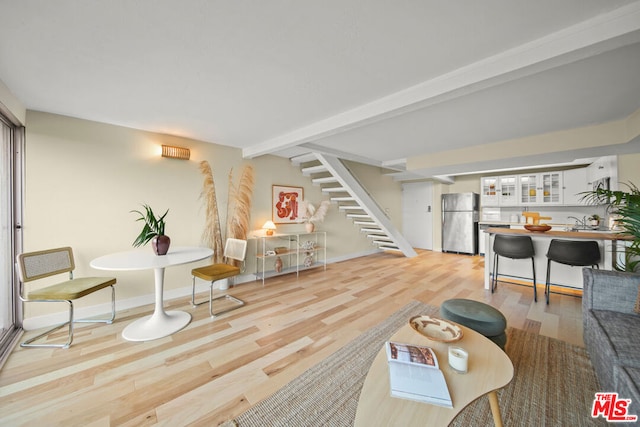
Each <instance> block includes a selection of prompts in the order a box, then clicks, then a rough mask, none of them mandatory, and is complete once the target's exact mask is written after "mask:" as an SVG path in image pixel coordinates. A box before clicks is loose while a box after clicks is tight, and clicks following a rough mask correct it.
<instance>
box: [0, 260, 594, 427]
mask: <svg viewBox="0 0 640 427" xmlns="http://www.w3.org/2000/svg"><path fill="white" fill-rule="evenodd" d="M483 268H484V260H483V258H482V257H478V256H475V257H471V256H460V255H453V254H442V253H437V252H430V251H420V253H419V256H418V257H415V258H410V259H409V258H404V257H401V256H397V255H394V254H376V255H372V256H368V257H364V258H359V259H354V260H350V261H345V262H341V263H335V264H330V265H329V266H328V267H327V269H326V271H324V270H322V269H321V268H320V269H315V270H309V271H306V272H304V273H301V274H300V277H298V278H296V276H295V274H293V275H286V276H280V277H278V278H273V279H269V280H267V282H266V286H265V287H264V288H263V287H262V283H261V282H255V283H253V282H252V283H245V284H241V285H239V286H237V287H235V288H233V289H231V290H230V291H229V292H230V293H232V294H234V295H237V296H238V297H240V298H242V299H244V300H245V301H246V302H247V305H246V306H245V307H243V308H241V309H239V310H236V311H233V312H230V313H227V314H225V315H222V316H221V317H219V318H217V319H213V320H212V319H211V318H210V317H209V316H208V313H207V307H206V306H205V305H203V306H200V307H198V308H197V309H193V308H191V306H190V305H189V304H188V300H187V299H186V298H185V299H180V300H175V301H170V302H168V303H167V304H166V306H167V308H170V309H182V310H185V311H188V312H190V313H191V314H192V315H193V321H192V322H191V324H190V325H189V326H187V328H185V329H184V330H182V331H180V332H178V333H176V334H174V335H172V336H170V337H167V338H163V339H160V340H155V341H151V342H147V343H133V342H127V341H125V340H123V339H122V337H121V332H122V329H123V328H124V327H125V326H126V325H127V324H128V323H130V322H131V321H132V320H134V319H135V318H137V317H139V316H141V315H143V314H149V313H151V311H152V307H151V306H146V307H142V308H139V309H136V310H131V311H127V312H120V313H118V317H117V319H116V322H115V323H114V324H112V325H83V326H79V327H78V328H77V329H76V335H75V340H74V343H73V345H72V347H71V348H70V349H68V350H62V349H55V350H49V349H20V348H18V349H16V350H14V352H13V353H12V355H11V356H10V357H9V359H8V361H7V363H6V364H5V366H4V368H3V369H2V371H0V425H3V426H14V425H32V426H33V425H46V426H52V425H65V426H69V425H82V426H107V425H131V426H139V425H152V424H156V423H162V424H166V425H172V426H176V425H186V424H192V425H217V424H219V423H220V422H223V421H225V420H228V419H231V418H233V417H235V416H237V415H238V414H240V413H242V412H243V411H245V410H246V409H248V408H249V407H251V405H253V404H255V403H257V402H258V401H260V400H262V399H264V398H265V397H267V396H269V395H270V394H271V393H273V392H275V391H276V390H277V389H279V388H280V387H282V386H284V385H285V384H286V383H287V382H289V381H290V380H292V379H293V378H295V377H296V376H298V375H300V374H301V373H302V372H304V371H305V370H306V369H307V368H309V367H311V366H313V365H314V364H316V363H318V362H319V361H321V360H322V359H324V358H325V357H327V356H328V355H330V354H331V353H333V352H334V351H336V350H337V349H339V348H340V347H342V346H343V345H345V344H346V343H348V342H349V341H350V340H351V339H353V338H355V337H356V336H358V335H359V334H360V333H362V332H364V331H365V330H367V329H368V328H370V327H371V326H374V325H375V324H377V323H379V322H381V321H382V320H383V319H385V318H386V317H387V316H389V315H390V314H391V313H393V312H394V311H396V310H398V309H399V308H400V307H402V306H404V305H405V304H406V303H408V302H409V301H411V300H418V301H422V302H424V303H428V304H432V305H439V304H440V303H442V301H444V300H446V299H449V298H470V299H475V300H478V301H484V302H486V303H488V304H491V305H493V306H494V307H496V308H498V309H499V310H501V311H502V312H503V313H504V314H505V316H506V317H507V319H508V324H509V326H512V327H515V328H520V329H525V330H527V331H531V332H534V333H539V334H544V335H547V336H550V337H555V338H559V339H561V340H565V341H568V342H571V343H574V344H578V345H583V344H582V324H581V299H580V298H576V297H571V296H563V295H557V294H553V295H552V298H551V304H550V305H549V306H547V305H546V304H545V303H544V300H543V298H540V300H539V301H538V303H534V302H533V290H532V289H531V288H530V287H524V286H518V285H510V284H502V283H501V284H500V286H499V288H498V290H497V291H496V293H495V294H491V293H490V292H488V291H485V290H484V289H483ZM116 292H117V290H116ZM541 293H543V290H542V287H540V292H539V294H541ZM203 296H204V295H203ZM27 335H28V336H29V335H34V332H29V333H28V334H27ZM58 335H60V334H58ZM59 337H60V336H58V338H59ZM52 338H54V337H52Z"/></svg>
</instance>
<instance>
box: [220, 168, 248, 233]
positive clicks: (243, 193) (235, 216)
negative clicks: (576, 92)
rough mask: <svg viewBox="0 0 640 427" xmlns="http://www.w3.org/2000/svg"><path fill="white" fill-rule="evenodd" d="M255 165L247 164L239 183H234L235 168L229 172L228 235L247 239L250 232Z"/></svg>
mask: <svg viewBox="0 0 640 427" xmlns="http://www.w3.org/2000/svg"><path fill="white" fill-rule="evenodd" d="M253 176H254V174H253V167H252V166H251V165H245V167H244V168H243V170H242V174H241V175H240V180H239V181H238V185H237V186H235V185H233V169H231V171H230V172H229V201H228V203H227V237H228V238H229V237H232V238H234V239H242V240H246V239H247V236H248V234H249V218H250V216H251V197H252V195H253V184H254V178H253Z"/></svg>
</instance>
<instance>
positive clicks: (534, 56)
mask: <svg viewBox="0 0 640 427" xmlns="http://www.w3.org/2000/svg"><path fill="white" fill-rule="evenodd" d="M638 41H640V4H639V3H633V4H630V5H627V6H624V7H621V8H619V9H616V10H614V11H612V12H609V13H606V14H602V15H599V16H597V17H594V18H592V19H589V20H587V21H584V22H581V23H579V24H576V25H573V26H571V27H567V28H565V29H563V30H560V31H557V32H555V33H553V34H550V35H547V36H545V37H542V38H540V39H537V40H534V41H532V42H529V43H526V44H523V45H521V46H518V47H516V48H513V49H510V50H507V51H505V52H502V53H500V54H497V55H494V56H492V57H488V58H485V59H483V60H481V61H478V62H475V63H473V64H470V65H468V66H465V67H462V68H459V69H457V70H454V71H452V72H450V73H447V74H444V75H442V76H439V77H437V78H434V79H431V80H427V81H425V82H423V83H420V84H418V85H415V86H412V87H410V88H407V89H405V90H402V91H399V92H396V93H393V94H391V95H389V96H386V97H383V98H379V99H377V100H375V101H373V102H369V103H366V104H363V105H361V106H359V107H356V108H353V109H351V110H348V111H345V112H343V113H341V114H337V115H335V116H332V117H329V118H327V119H324V120H320V121H318V122H315V123H312V124H310V125H308V126H305V127H302V128H299V129H296V130H294V131H293V132H290V133H287V134H284V135H280V136H278V137H275V138H272V139H269V140H267V141H263V142H260V143H258V144H255V145H253V146H250V147H246V148H244V149H243V157H245V158H254V157H257V156H261V155H264V154H270V153H272V152H274V151H278V150H282V149H285V148H290V147H293V146H297V145H300V144H303V143H309V142H312V141H316V140H319V139H321V138H326V137H328V136H331V135H334V134H337V133H341V132H344V131H347V130H349V129H353V128H356V127H360V126H364V125H366V124H370V123H374V122H376V121H380V120H384V119H385V118H389V117H393V116H396V115H399V114H403V113H406V112H409V111H414V110H416V109H420V108H424V107H427V106H430V105H434V104H437V103H439V102H442V101H446V100H450V99H454V98H457V97H460V96H463V95H467V94H470V93H473V92H476V91H478V90H481V89H486V88H488V87H493V86H497V85H500V84H503V83H506V82H508V81H511V80H514V79H516V78H521V77H524V76H527V75H532V74H536V73H539V72H541V71H545V70H549V69H552V68H554V67H558V66H560V65H566V64H568V63H571V62H574V61H577V60H579V59H584V58H587V57H590V56H594V55H597V54H600V53H603V52H606V51H608V50H612V49H616V48H619V47H622V46H625V45H628V44H631V43H635V42H638Z"/></svg>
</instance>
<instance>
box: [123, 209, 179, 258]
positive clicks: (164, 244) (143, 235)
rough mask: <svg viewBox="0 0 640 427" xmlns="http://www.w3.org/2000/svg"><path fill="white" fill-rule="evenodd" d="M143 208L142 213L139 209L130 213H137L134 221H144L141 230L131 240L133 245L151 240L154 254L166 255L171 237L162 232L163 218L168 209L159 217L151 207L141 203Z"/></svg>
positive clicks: (144, 243)
mask: <svg viewBox="0 0 640 427" xmlns="http://www.w3.org/2000/svg"><path fill="white" fill-rule="evenodd" d="M142 207H143V208H144V213H143V212H141V211H136V210H133V211H131V212H132V213H137V214H138V215H140V218H138V219H137V220H136V221H142V222H144V227H142V231H141V232H140V234H139V235H138V237H137V238H136V240H135V241H134V242H133V246H134V247H138V246H142V245H146V244H147V243H149V241H151V246H152V247H153V252H154V253H155V254H156V255H166V254H167V252H168V251H169V245H170V244H171V239H170V238H169V236H166V235H165V234H164V228H165V221H164V218H165V217H166V216H167V214H168V213H169V209H167V211H166V212H165V213H164V214H162V215H161V216H159V217H156V215H155V214H154V213H153V209H151V207H150V206H149V205H142Z"/></svg>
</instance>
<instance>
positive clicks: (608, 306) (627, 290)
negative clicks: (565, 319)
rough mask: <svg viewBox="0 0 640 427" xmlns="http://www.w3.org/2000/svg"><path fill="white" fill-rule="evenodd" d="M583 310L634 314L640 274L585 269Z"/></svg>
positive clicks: (583, 270) (639, 285)
mask: <svg viewBox="0 0 640 427" xmlns="http://www.w3.org/2000/svg"><path fill="white" fill-rule="evenodd" d="M582 275H583V278H584V282H583V294H582V309H583V311H586V310H611V311H618V312H621V313H629V314H633V313H634V311H633V308H634V305H635V302H636V298H637V297H638V288H639V287H640V274H635V273H625V272H621V271H610V270H597V269H593V268H583V269H582Z"/></svg>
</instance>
